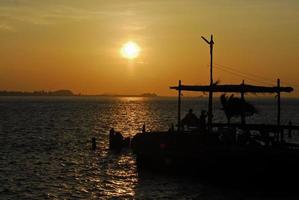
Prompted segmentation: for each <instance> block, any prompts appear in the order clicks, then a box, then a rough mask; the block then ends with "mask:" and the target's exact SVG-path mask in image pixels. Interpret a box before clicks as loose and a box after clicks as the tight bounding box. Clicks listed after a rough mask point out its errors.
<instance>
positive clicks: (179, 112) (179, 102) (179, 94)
mask: <svg viewBox="0 0 299 200" xmlns="http://www.w3.org/2000/svg"><path fill="white" fill-rule="evenodd" d="M181 85H182V84H181V80H179V88H178V132H179V131H180V130H181Z"/></svg>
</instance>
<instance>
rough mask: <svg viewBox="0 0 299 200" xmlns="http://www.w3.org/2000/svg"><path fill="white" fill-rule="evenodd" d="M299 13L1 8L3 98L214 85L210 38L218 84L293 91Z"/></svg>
mask: <svg viewBox="0 0 299 200" xmlns="http://www.w3.org/2000/svg"><path fill="white" fill-rule="evenodd" d="M298 10H299V1H298V0H284V1H282V0H250V1H247V0H238V1H237V0H211V1H210V0H186V1H181V0H165V1H163V0H151V1H149V0H148V1H146V0H130V1H129V0H109V1H107V0H88V1H87V0H86V1H83V0H1V1H0V90H22V91H32V90H42V89H43V90H56V89H71V90H73V91H74V92H75V93H84V94H101V93H113V94H139V93H144V92H155V93H158V94H160V95H176V93H175V92H174V91H171V90H169V86H170V85H175V84H177V81H178V80H179V79H181V80H182V82H183V83H185V84H208V83H209V67H208V66H209V47H208V46H207V44H206V43H205V42H204V41H202V40H201V38H200V36H202V35H203V36H206V37H209V35H210V34H211V33H213V34H214V40H215V49H214V54H215V57H214V62H215V63H216V64H217V65H218V66H217V65H215V69H214V71H215V73H214V80H220V82H221V83H223V84H224V83H241V81H242V80H243V79H245V82H246V83H248V84H250V83H251V84H260V85H261V84H271V83H273V84H275V81H276V79H277V78H281V81H282V83H283V84H287V85H291V86H294V88H295V89H297V86H296V85H298V86H299V78H298V77H299V69H298V68H299V60H298V57H299V38H298V37H299V12H298ZM127 41H134V42H136V43H137V44H138V45H139V46H140V48H141V51H140V54H139V56H138V57H137V58H135V59H133V60H128V59H125V58H123V57H122V56H121V54H120V48H121V47H122V46H123V45H124V43H126V42H127ZM231 69H233V73H232V70H231ZM236 70H237V71H236ZM228 72H229V73H228ZM241 73H242V74H241ZM240 75H242V76H240ZM244 75H246V77H244ZM298 89H299V87H298ZM294 95H296V96H298V95H299V92H297V93H294Z"/></svg>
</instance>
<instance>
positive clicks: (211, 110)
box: [208, 35, 214, 132]
mask: <svg viewBox="0 0 299 200" xmlns="http://www.w3.org/2000/svg"><path fill="white" fill-rule="evenodd" d="M209 44H210V57H211V58H210V59H211V60H210V91H209V111H208V131H209V132H211V131H212V118H213V91H212V87H213V46H214V41H213V35H211V40H210V42H209Z"/></svg>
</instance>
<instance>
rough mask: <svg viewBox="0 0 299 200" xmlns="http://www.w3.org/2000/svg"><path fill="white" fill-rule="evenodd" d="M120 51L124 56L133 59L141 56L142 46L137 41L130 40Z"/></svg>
mask: <svg viewBox="0 0 299 200" xmlns="http://www.w3.org/2000/svg"><path fill="white" fill-rule="evenodd" d="M120 53H121V55H122V56H123V57H124V58H127V59H130V60H131V59H134V58H137V57H138V56H139V53H140V47H139V46H138V44H136V43H135V42H132V41H129V42H127V43H125V44H124V45H123V46H122V48H121V50H120Z"/></svg>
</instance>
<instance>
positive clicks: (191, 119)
mask: <svg viewBox="0 0 299 200" xmlns="http://www.w3.org/2000/svg"><path fill="white" fill-rule="evenodd" d="M198 121H199V120H198V117H197V116H196V115H195V114H194V113H193V110H192V109H189V112H188V113H187V114H186V116H185V117H184V118H183V119H182V126H183V127H184V126H185V125H186V126H187V127H192V126H193V127H195V126H198Z"/></svg>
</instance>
